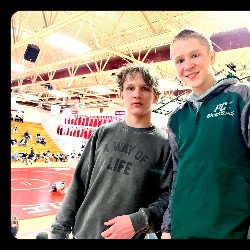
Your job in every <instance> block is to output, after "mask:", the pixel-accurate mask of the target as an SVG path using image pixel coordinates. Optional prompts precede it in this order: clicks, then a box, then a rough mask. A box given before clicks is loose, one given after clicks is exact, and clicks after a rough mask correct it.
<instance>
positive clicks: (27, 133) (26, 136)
mask: <svg viewBox="0 0 250 250" xmlns="http://www.w3.org/2000/svg"><path fill="white" fill-rule="evenodd" d="M23 136H24V138H25V139H27V140H29V139H30V135H29V132H28V130H26V131H25V132H24V134H23Z"/></svg>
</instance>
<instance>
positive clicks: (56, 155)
mask: <svg viewBox="0 0 250 250" xmlns="http://www.w3.org/2000/svg"><path fill="white" fill-rule="evenodd" d="M59 156H60V153H59V152H56V153H55V154H54V158H55V160H56V161H57V162H58V161H60V159H59Z"/></svg>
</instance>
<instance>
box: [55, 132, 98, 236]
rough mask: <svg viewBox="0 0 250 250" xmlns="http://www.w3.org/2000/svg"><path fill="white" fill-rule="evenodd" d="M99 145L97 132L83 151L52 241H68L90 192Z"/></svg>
mask: <svg viewBox="0 0 250 250" xmlns="http://www.w3.org/2000/svg"><path fill="white" fill-rule="evenodd" d="M96 143H97V131H95V133H93V134H92V136H91V137H90V139H89V140H88V143H87V144H86V147H85V150H84V151H83V153H82V155H81V157H80V160H79V162H78V163H77V166H76V169H75V172H74V174H73V176H72V180H71V183H70V185H69V189H68V191H67V193H66V194H65V197H64V199H63V202H62V204H61V206H60V208H59V210H58V212H57V215H56V218H55V221H54V223H53V224H52V225H51V239H66V238H67V236H68V234H70V233H71V231H72V228H73V226H74V224H75V216H76V213H77V211H78V209H79V207H80V205H81V204H82V202H83V200H84V197H85V195H86V192H87V190H88V185H89V180H90V176H91V172H92V169H93V166H94V156H95V149H96Z"/></svg>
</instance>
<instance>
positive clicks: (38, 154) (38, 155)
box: [35, 151, 41, 162]
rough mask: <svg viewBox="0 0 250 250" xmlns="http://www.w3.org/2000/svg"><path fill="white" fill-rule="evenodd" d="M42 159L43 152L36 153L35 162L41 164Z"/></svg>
mask: <svg viewBox="0 0 250 250" xmlns="http://www.w3.org/2000/svg"><path fill="white" fill-rule="evenodd" d="M40 158H41V152H40V151H39V152H38V153H36V155H35V162H39V161H40Z"/></svg>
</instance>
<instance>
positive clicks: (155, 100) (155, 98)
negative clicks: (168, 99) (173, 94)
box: [153, 94, 160, 103]
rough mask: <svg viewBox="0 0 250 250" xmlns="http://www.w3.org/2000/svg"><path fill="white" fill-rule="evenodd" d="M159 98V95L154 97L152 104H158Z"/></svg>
mask: <svg viewBox="0 0 250 250" xmlns="http://www.w3.org/2000/svg"><path fill="white" fill-rule="evenodd" d="M159 98H160V95H159V94H157V95H154V100H153V103H157V102H158V100H159Z"/></svg>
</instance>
